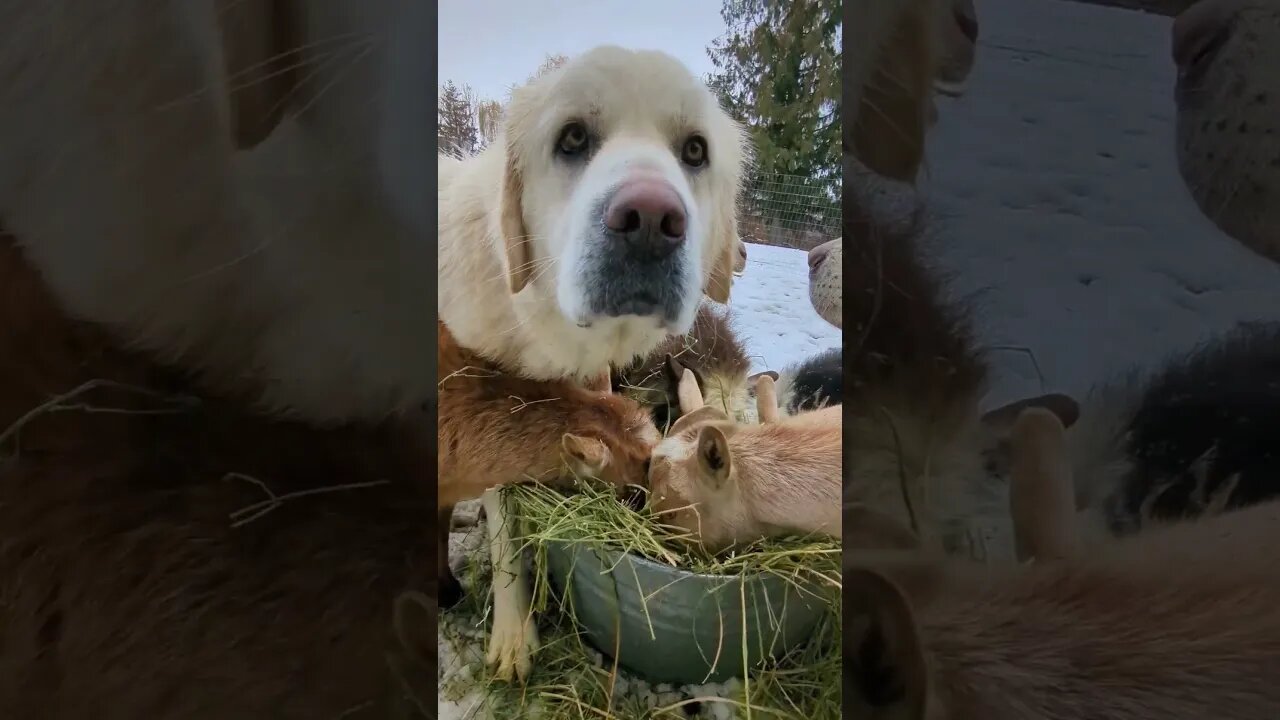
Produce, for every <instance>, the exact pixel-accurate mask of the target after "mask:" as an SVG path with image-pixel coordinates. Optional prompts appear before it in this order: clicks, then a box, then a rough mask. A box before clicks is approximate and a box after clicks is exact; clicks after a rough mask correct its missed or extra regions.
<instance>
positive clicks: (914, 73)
mask: <svg viewBox="0 0 1280 720" xmlns="http://www.w3.org/2000/svg"><path fill="white" fill-rule="evenodd" d="M931 7H932V3H912V5H911V8H910V9H908V10H906V11H904V12H901V13H899V17H898V20H897V22H896V24H895V26H894V29H893V34H892V35H891V36H890V37H889V38H888V39H887V42H886V43H885V44H884V45H883V46H882V47H881V49H880V53H879V55H878V57H877V58H876V60H875V68H874V70H873V71H872V73H871V75H870V76H869V77H868V80H867V84H866V86H865V88H864V89H863V95H862V98H861V102H860V103H859V104H858V108H857V115H856V120H855V121H854V122H853V123H852V124H851V125H852V133H851V134H852V140H853V153H854V154H855V155H856V156H857V157H858V160H860V161H861V162H862V163H863V164H864V165H866V166H867V167H868V168H870V169H871V170H872V171H873V172H875V173H876V174H877V175H882V176H884V177H887V178H892V179H894V180H900V181H902V182H907V183H913V184H914V183H915V179H916V175H917V174H918V173H919V170H920V165H921V164H922V163H923V162H924V152H925V136H926V134H927V132H928V118H929V116H928V111H929V104H930V103H931V102H932V101H933V93H934V89H933V80H934V70H935V68H936V60H935V58H934V54H933V42H932V40H933V34H934V32H935V30H934V23H933V20H932V16H931Z"/></svg>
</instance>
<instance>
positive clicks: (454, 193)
mask: <svg viewBox="0 0 1280 720" xmlns="http://www.w3.org/2000/svg"><path fill="white" fill-rule="evenodd" d="M570 141H572V144H570ZM747 160H748V151H747V147H746V143H745V140H744V136H743V132H742V129H741V127H739V125H738V124H737V123H736V122H735V121H733V120H732V119H731V118H730V117H729V116H728V115H727V114H726V113H725V112H724V111H723V110H722V109H721V108H720V106H719V104H718V103H717V101H716V99H715V96H714V95H713V94H712V93H711V92H710V91H709V90H708V89H707V88H706V86H705V85H704V84H703V83H702V82H700V81H699V80H697V79H696V78H695V77H694V76H693V75H692V74H691V73H690V72H689V71H688V69H686V68H685V67H684V66H683V65H681V64H680V63H679V61H677V60H676V59H675V58H672V57H671V56H669V55H666V54H665V53H661V52H656V51H632V50H625V49H622V48H617V47H612V46H606V47H600V48H596V49H594V50H591V51H589V52H587V53H584V54H582V55H581V56H578V57H576V58H573V59H571V60H570V61H569V62H567V63H566V64H565V65H564V66H562V67H560V68H558V69H556V70H554V71H552V72H550V73H548V74H546V75H544V76H542V77H539V78H537V79H535V80H534V81H533V82H531V83H529V84H528V85H526V86H523V87H520V88H517V89H516V90H515V91H514V93H513V95H512V98H511V102H510V104H509V105H508V107H507V109H506V113H505V120H504V125H503V129H502V133H501V137H500V138H499V139H498V140H497V141H495V142H494V143H493V144H491V145H490V146H489V148H488V149H486V150H485V151H484V152H482V153H480V154H479V155H477V156H476V157H473V158H467V159H465V160H457V159H452V158H446V157H443V156H442V157H440V158H439V160H438V179H439V183H440V190H439V195H438V197H437V202H438V204H439V208H440V214H439V226H438V229H439V233H438V234H439V237H440V243H439V278H440V289H439V295H438V305H439V310H440V316H441V318H443V319H444V320H445V322H447V323H448V324H449V328H450V331H451V332H453V334H454V335H455V336H456V337H457V338H458V342H460V343H461V344H462V345H463V346H465V347H467V348H470V349H472V350H474V351H475V352H477V353H479V354H481V355H483V356H484V357H487V358H489V359H491V360H493V361H495V362H498V363H500V364H501V365H502V366H503V367H508V368H511V369H512V371H513V372H518V373H520V374H521V375H524V376H526V377H530V378H534V379H542V380H556V379H563V378H574V379H577V380H579V381H584V382H585V381H588V380H589V379H591V378H593V377H594V376H595V375H596V374H598V373H599V372H601V371H602V370H603V369H605V368H606V367H619V366H623V365H626V364H629V363H631V362H632V361H633V360H635V359H636V358H637V357H641V356H644V355H647V354H648V353H650V352H651V351H652V350H653V349H654V348H655V347H657V345H658V344H659V343H661V342H662V341H663V340H664V339H665V338H666V337H667V336H669V335H672V334H683V333H685V332H687V331H688V330H689V328H690V326H691V324H692V323H693V322H694V317H695V314H696V311H697V308H698V305H699V303H700V301H701V298H702V296H703V294H704V293H705V294H706V295H707V296H708V297H710V298H711V299H713V300H716V301H719V302H726V301H727V300H728V297H729V289H730V283H731V282H732V277H733V269H734V267H735V266H736V264H737V261H738V256H739V249H740V241H739V237H738V233H737V219H736V209H737V208H736V205H737V196H738V191H739V186H740V182H741V174H742V171H743V167H744V165H745V164H746V162H747ZM636 193H642V194H645V196H646V197H648V198H649V200H652V201H654V202H659V203H660V204H663V205H664V207H666V208H667V210H668V211H669V212H667V215H664V216H663V217H664V218H668V216H670V217H672V218H673V217H674V215H672V213H676V214H678V215H679V216H680V218H681V220H680V222H679V223H678V225H679V227H678V228H677V229H678V230H679V232H678V233H676V234H675V235H670V236H669V237H668V231H669V230H670V231H671V232H674V230H671V228H673V227H675V226H674V225H672V226H668V224H666V220H663V222H662V223H659V222H658V218H657V217H656V216H654V217H653V218H650V217H649V215H650V214H651V213H650V212H649V211H648V210H646V211H645V213H644V214H643V217H641V214H640V213H639V212H638V211H635V210H634V209H633V210H632V212H627V213H624V212H621V210H625V209H626V208H621V207H620V206H618V207H617V208H615V206H616V205H617V203H620V202H623V200H624V199H626V198H635V197H638V196H637V195H636ZM615 201H617V202H615ZM627 202H631V200H627ZM650 204H652V203H650ZM668 206H669V207H668ZM610 208H615V209H618V210H619V212H617V213H614V212H612V211H611V210H610ZM655 212H656V211H655ZM615 215H616V217H615ZM628 218H630V219H628ZM668 219H670V218H668ZM632 220H634V221H635V224H636V227H630V225H628V224H627V223H630V222H631V221H632ZM651 220H652V222H651ZM615 221H616V222H615ZM624 221H625V222H624ZM617 222H622V223H623V224H622V225H618V226H617V227H613V225H616V224H617ZM661 228H667V229H666V230H663V229H661ZM659 240H660V241H661V242H659Z"/></svg>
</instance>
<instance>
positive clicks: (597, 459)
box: [560, 433, 612, 477]
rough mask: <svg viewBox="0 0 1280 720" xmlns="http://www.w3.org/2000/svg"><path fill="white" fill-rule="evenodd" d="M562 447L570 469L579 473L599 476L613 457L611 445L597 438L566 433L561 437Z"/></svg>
mask: <svg viewBox="0 0 1280 720" xmlns="http://www.w3.org/2000/svg"><path fill="white" fill-rule="evenodd" d="M560 447H561V449H562V450H563V451H564V458H565V461H566V462H567V463H568V465H569V469H570V470H572V471H573V472H574V473H576V474H578V475H585V476H589V477H598V476H599V474H600V473H601V472H602V471H603V470H604V469H605V468H606V467H608V465H609V461H610V460H611V459H612V455H611V454H610V453H609V447H608V446H607V445H605V444H604V442H603V441H601V440H597V439H595V438H584V437H582V436H580V435H574V434H572V433H565V435H564V437H562V438H560Z"/></svg>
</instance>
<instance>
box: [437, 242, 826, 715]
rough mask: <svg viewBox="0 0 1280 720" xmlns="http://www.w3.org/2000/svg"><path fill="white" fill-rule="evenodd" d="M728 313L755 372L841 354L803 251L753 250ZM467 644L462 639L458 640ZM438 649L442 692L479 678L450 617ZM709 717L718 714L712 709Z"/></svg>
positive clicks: (477, 547) (456, 540)
mask: <svg viewBox="0 0 1280 720" xmlns="http://www.w3.org/2000/svg"><path fill="white" fill-rule="evenodd" d="M729 309H730V312H731V313H732V317H733V324H734V328H735V329H736V330H737V332H738V335H739V337H740V338H742V340H743V342H744V343H746V345H747V351H748V353H749V354H750V355H751V356H752V371H753V372H755V371H759V370H781V369H782V368H783V367H786V366H787V365H790V364H792V363H796V362H799V361H801V360H803V359H805V358H806V357H808V356H810V355H812V354H814V353H817V352H820V351H822V350H826V349H828V348H832V347H837V346H839V344H840V331H839V330H837V329H836V328H834V327H832V326H831V325H829V324H827V322H826V321H824V320H823V319H822V318H820V317H818V314H817V313H816V312H814V310H813V307H812V306H811V305H810V304H809V266H808V262H807V254H806V253H805V252H803V251H800V250H792V249H789V248H778V247H770V246H766V245H749V246H748V247H747V267H746V271H745V272H744V273H743V275H742V277H740V278H737V279H735V280H734V283H733V294H732V296H731V298H730V302H729ZM473 505H475V503H469V504H468V507H464V506H459V508H458V509H457V510H455V513H456V514H457V515H459V517H460V518H466V519H464V520H463V522H468V520H469V521H470V522H474V507H470V506H473ZM484 537H485V533H484V528H483V526H482V525H480V526H475V525H472V526H471V527H468V528H465V529H464V530H462V531H460V532H456V533H454V534H453V537H452V538H451V539H450V556H451V557H453V558H454V564H455V567H457V565H458V562H459V559H460V558H461V557H463V556H466V555H471V556H473V555H474V553H478V552H486V551H487V547H486V546H485V545H484V543H483V542H481V541H482V540H483V539H484ZM464 582H465V578H464ZM460 636H461V637H460ZM438 640H439V647H440V653H439V658H440V675H441V679H440V684H441V687H444V686H446V685H448V684H450V683H451V680H452V679H453V678H455V677H461V678H469V677H473V676H474V672H475V671H474V669H473V667H468V664H469V663H470V664H472V665H474V663H476V662H477V661H478V660H479V659H480V658H481V657H483V652H482V643H483V641H484V640H483V635H482V634H481V633H480V632H478V631H477V630H476V629H475V628H472V627H468V626H466V625H465V624H464V623H462V622H457V621H455V620H453V619H452V618H450V617H448V616H446V618H445V621H444V622H443V623H442V626H441V634H440V637H439V638H438ZM631 687H633V688H634V691H636V692H650V690H649V689H648V688H647V687H646V686H644V685H643V684H642V683H632V684H631ZM730 687H735V686H728V685H726V686H720V687H716V686H701V687H699V688H698V689H697V690H696V691H692V692H689V693H686V694H685V696H688V697H692V696H700V695H707V694H725V691H726V689H727V688H730ZM672 693H678V691H672V690H670V689H667V690H666V693H665V694H667V695H669V697H667V698H666V699H665V700H664V704H665V703H670V702H674V701H676V700H678V699H681V697H682V696H680V695H679V694H672ZM708 709H709V710H713V709H719V708H711V707H709V708H708ZM439 710H440V717H441V720H463V719H465V720H472V719H473V718H475V719H477V720H479V719H481V718H488V717H489V715H488V714H487V713H486V712H485V710H484V708H483V702H482V697H481V695H480V693H479V692H476V693H473V694H470V695H467V696H465V697H461V698H452V699H450V698H444V697H442V698H441V700H440V703H439Z"/></svg>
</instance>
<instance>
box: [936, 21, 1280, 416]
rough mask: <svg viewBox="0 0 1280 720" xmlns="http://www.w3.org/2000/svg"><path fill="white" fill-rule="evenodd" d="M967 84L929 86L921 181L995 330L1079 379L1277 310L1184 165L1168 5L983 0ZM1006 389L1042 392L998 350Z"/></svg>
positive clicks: (1276, 283) (956, 265) (960, 281)
mask: <svg viewBox="0 0 1280 720" xmlns="http://www.w3.org/2000/svg"><path fill="white" fill-rule="evenodd" d="M977 9H978V16H979V19H980V21H981V23H982V38H981V40H980V44H979V48H978V60H977V66H976V67H975V68H974V71H973V75H972V83H971V85H970V88H969V91H968V93H967V94H966V95H965V96H964V97H962V98H960V99H958V100H947V99H941V100H940V101H939V104H940V106H939V115H940V119H939V122H938V125H937V127H936V128H935V129H934V132H933V135H932V136H931V138H930V148H929V150H930V168H929V171H928V177H927V178H926V179H925V180H924V183H923V187H924V190H925V192H926V197H927V202H928V203H929V205H930V206H931V208H932V210H933V211H934V212H935V214H937V215H938V216H939V218H940V219H939V221H938V223H937V225H936V227H935V230H936V232H937V233H938V234H939V236H940V240H939V242H938V244H937V245H938V248H937V251H938V253H939V261H940V263H941V264H942V265H943V266H944V267H946V268H947V269H950V270H952V271H954V272H955V273H956V274H957V275H958V278H957V281H956V283H955V287H956V289H957V290H958V291H959V292H961V293H964V294H966V295H972V296H974V297H976V298H977V299H978V303H979V308H980V312H981V318H980V321H981V323H982V326H983V335H984V337H985V340H986V342H987V343H989V344H990V345H1006V346H1020V347H1026V348H1030V349H1031V351H1032V352H1033V353H1034V354H1035V358H1036V360H1037V362H1038V363H1039V365H1040V369H1041V371H1042V372H1043V374H1044V375H1045V377H1046V387H1047V388H1048V389H1050V390H1063V391H1066V392H1072V393H1079V392H1082V391H1083V390H1085V389H1086V388H1087V387H1088V386H1089V385H1090V384H1092V383H1094V382H1096V381H1098V380H1100V379H1102V378H1103V377H1105V376H1106V375H1108V374H1110V373H1113V372H1116V371H1117V370H1120V369H1123V368H1126V367H1128V366H1130V365H1134V364H1137V365H1150V364H1151V363H1153V362H1156V361H1158V359H1159V358H1162V357H1165V356H1166V355H1167V354H1169V353H1171V352H1176V351H1179V350H1182V349H1185V348H1188V347H1189V346H1191V345H1192V344H1194V343H1195V342H1196V341H1197V340H1199V339H1202V338H1204V337H1205V336H1206V335H1208V334H1211V333H1215V332H1219V331H1221V330H1223V329H1225V328H1228V327H1230V326H1231V325H1233V324H1235V323H1236V322H1238V321H1240V320H1247V319H1275V318H1277V317H1280V268H1277V267H1275V266H1273V265H1270V264H1268V263H1266V262H1264V261H1262V260H1260V259H1259V258H1258V257H1256V256H1254V255H1253V254H1252V253H1250V252H1249V251H1247V250H1245V249H1244V248H1243V247H1241V246H1239V245H1237V244H1236V243H1235V242H1233V241H1232V240H1230V239H1229V238H1227V237H1226V236H1225V235H1223V234H1222V233H1221V232H1219V231H1218V230H1217V229H1216V228H1215V227H1214V226H1213V225H1212V223H1210V222H1209V221H1208V220H1206V219H1205V218H1204V217H1203V216H1202V215H1201V214H1200V212H1199V211H1198V210H1197V209H1196V207H1195V204H1194V202H1193V201H1192V199H1191V197H1190V195H1189V194H1188V192H1187V190H1186V188H1185V187H1184V185H1183V183H1182V180H1181V179H1180V177H1179V176H1178V173H1177V165H1176V159H1175V156H1174V117H1175V112H1174V104H1173V83H1174V76H1175V70H1174V67H1173V62H1172V60H1171V59H1170V54H1169V30H1170V25H1171V23H1172V21H1171V20H1170V19H1169V18H1164V17H1158V16H1153V15H1145V14H1141V13H1137V12H1132V11H1127V10H1117V9H1111V8H1104V7H1097V6H1091V5H1083V4H1078V3H1073V2H1063V1H1062V0H977ZM992 361H993V363H994V364H995V365H996V367H997V373H996V381H997V382H996V384H995V387H994V388H993V391H992V396H991V397H990V398H989V400H990V401H992V402H1001V401H1004V400H1006V399H1010V398H1012V397H1014V396H1020V395H1024V394H1028V393H1039V392H1042V391H1041V390H1040V388H1041V385H1040V383H1039V380H1038V378H1037V375H1036V372H1035V369H1034V366H1033V364H1032V362H1031V360H1030V359H1029V358H1028V356H1027V355H1026V353H1018V352H1011V351H994V352H993V354H992Z"/></svg>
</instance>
